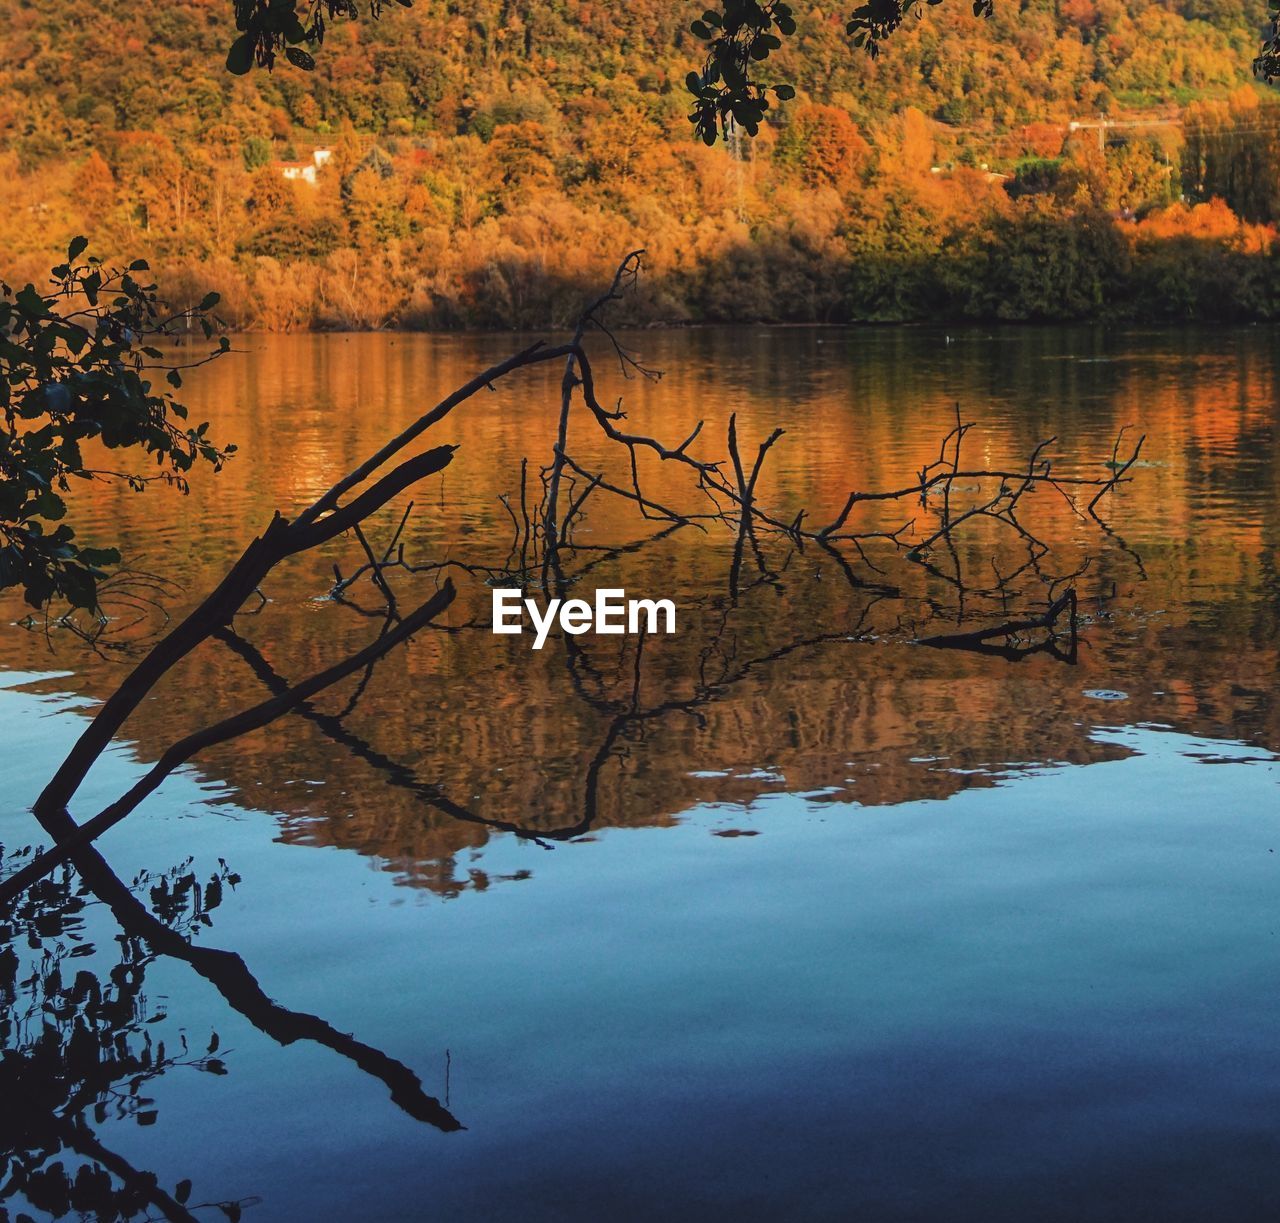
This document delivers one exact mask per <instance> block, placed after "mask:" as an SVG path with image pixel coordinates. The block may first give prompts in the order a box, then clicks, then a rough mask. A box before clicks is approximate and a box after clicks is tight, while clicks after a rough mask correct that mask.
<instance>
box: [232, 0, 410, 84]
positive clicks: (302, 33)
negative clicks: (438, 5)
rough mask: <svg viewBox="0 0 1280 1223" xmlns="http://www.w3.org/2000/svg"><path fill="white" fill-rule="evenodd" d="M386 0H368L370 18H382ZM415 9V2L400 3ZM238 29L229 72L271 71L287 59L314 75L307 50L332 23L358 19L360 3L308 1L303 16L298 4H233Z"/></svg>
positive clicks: (286, 0)
mask: <svg viewBox="0 0 1280 1223" xmlns="http://www.w3.org/2000/svg"><path fill="white" fill-rule="evenodd" d="M382 3H383V0H368V12H369V16H370V17H372V18H374V19H375V20H376V19H377V18H378V17H380V16H381V15H382ZM396 3H397V4H399V5H400V6H401V7H402V8H412V7H413V0H396ZM233 7H234V10H235V17H236V29H237V30H239V31H240V33H239V35H238V36H237V38H236V39H235V41H234V42H233V43H232V44H231V47H230V49H229V50H228V52H227V70H228V71H229V72H234V73H235V74H236V75H237V76H244V75H245V74H246V73H247V72H248V71H249V70H250V69H251V68H252V67H253V66H254V65H255V64H256V65H257V66H258V67H259V68H266V69H267V70H268V71H270V70H271V69H272V68H274V67H275V63H276V58H277V56H279V55H283V56H284V57H285V59H287V60H288V61H289V63H291V64H292V65H293V66H294V67H295V68H301V69H302V70H303V71H304V72H310V71H311V70H312V69H313V68H314V67H315V66H316V61H315V59H314V57H313V56H312V55H311V53H310V52H309V51H306V50H304V49H303V47H304V44H305V46H307V47H310V48H312V50H314V49H315V48H317V47H319V46H320V45H321V44H322V43H323V42H324V36H325V31H326V30H327V28H328V24H329V23H330V22H331V21H334V20H337V19H340V18H344V17H346V18H350V19H352V20H355V19H358V18H359V16H360V6H359V5H358V4H357V3H356V0H305V2H304V3H303V5H302V12H301V15H299V12H298V7H297V6H296V5H295V3H294V0H233Z"/></svg>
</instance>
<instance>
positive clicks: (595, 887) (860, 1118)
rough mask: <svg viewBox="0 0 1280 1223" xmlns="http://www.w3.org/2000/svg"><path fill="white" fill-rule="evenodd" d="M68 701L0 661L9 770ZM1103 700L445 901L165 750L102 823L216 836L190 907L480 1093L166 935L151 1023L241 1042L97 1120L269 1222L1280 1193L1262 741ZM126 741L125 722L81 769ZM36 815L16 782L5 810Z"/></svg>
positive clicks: (817, 1215)
mask: <svg viewBox="0 0 1280 1223" xmlns="http://www.w3.org/2000/svg"><path fill="white" fill-rule="evenodd" d="M77 704H78V702H77V701H76V699H75V698H67V699H66V700H65V701H64V700H63V699H62V698H48V697H36V696H34V695H32V694H29V693H25V692H21V691H12V690H11V691H7V692H3V693H0V718H2V719H3V724H4V725H5V727H6V731H7V733H8V734H9V736H10V738H9V742H10V747H11V748H12V749H13V751H12V752H10V751H6V755H5V759H4V760H3V761H2V762H0V769H2V770H3V772H0V783H3V784H4V786H5V787H6V792H7V793H9V794H10V795H16V794H21V795H24V796H26V797H24V800H23V801H29V797H30V796H29V791H30V789H31V786H32V784H33V780H38V779H39V778H40V777H41V776H42V775H43V772H44V770H43V769H40V768H36V767H35V766H34V763H33V761H35V760H36V758H37V757H38V756H39V755H40V754H45V755H47V756H48V757H49V760H50V762H52V760H53V757H54V756H55V754H56V753H57V752H58V751H59V750H60V748H62V747H64V746H65V741H66V740H67V739H69V737H70V736H71V735H72V734H73V733H75V731H76V730H77V728H78V726H79V724H80V723H81V720H82V718H83V713H81V712H79V711H78V710H77V708H76V706H77ZM41 715H44V716H41ZM37 719H38V720H37ZM1091 734H1092V735H1093V737H1094V738H1096V739H1097V740H1099V741H1103V742H1106V743H1108V744H1110V745H1112V746H1113V747H1114V748H1117V749H1119V751H1120V752H1122V753H1125V754H1124V755H1123V756H1122V757H1121V758H1119V759H1114V760H1108V761H1106V762H1103V763H1095V764H1091V765H1088V766H1061V767H1047V768H1046V767H1039V768H1034V769H1030V770H1028V771H1026V772H1009V773H1006V774H1004V775H1003V776H1001V777H1000V778H999V779H998V780H997V784H996V785H995V787H994V788H987V789H981V790H976V789H975V790H969V791H965V792H962V793H960V794H957V795H955V796H953V797H951V798H949V799H947V800H946V801H924V802H910V803H903V804H900V805H898V806H880V807H859V806H857V805H856V804H850V803H843V802H836V801H831V800H830V796H822V797H820V798H819V799H818V801H812V800H810V799H808V798H804V797H801V796H798V795H789V794H777V793H774V794H769V795H766V796H764V797H761V798H759V799H758V800H756V801H755V802H753V803H752V804H751V805H750V806H749V807H747V808H746V809H743V808H741V807H732V808H730V807H727V806H724V805H708V806H704V807H697V808H694V809H692V810H690V811H688V812H686V813H685V814H684V816H683V817H682V819H681V820H680V822H679V824H678V825H677V826H676V827H672V828H652V829H625V830H624V829H611V830H605V831H603V832H600V833H598V834H596V835H595V837H594V838H593V839H592V840H591V841H590V842H589V843H579V844H568V845H562V846H559V847H557V848H556V849H554V850H550V851H549V850H544V849H542V848H540V847H538V846H537V845H533V844H530V843H528V842H520V841H517V840H515V839H498V840H496V841H493V842H491V843H490V844H489V845H488V846H487V847H486V850H485V869H486V871H487V872H489V873H490V874H491V875H492V876H495V877H496V876H498V875H508V876H517V875H518V874H520V873H521V872H529V877H528V878H527V879H525V880H523V881H520V882H511V883H506V884H504V885H502V886H500V887H494V888H492V889H490V890H487V891H467V892H464V893H463V894H462V895H460V896H457V897H455V898H452V899H449V900H442V899H441V898H439V897H438V896H434V895H431V894H428V893H421V892H410V891H407V890H405V889H402V888H397V887H395V886H394V885H393V883H392V880H391V879H390V877H389V876H388V875H386V874H385V873H383V872H380V871H378V870H377V869H375V867H374V865H373V864H371V863H370V862H369V861H368V860H365V859H362V858H360V857H357V856H355V855H351V854H347V853H343V852H340V851H336V850H310V851H308V850H306V849H303V848H300V847H298V846H286V845H282V844H278V843H275V842H274V841H273V840H272V836H273V832H274V828H273V822H272V820H271V818H270V816H269V815H268V814H266V813H254V812H248V813H246V812H245V811H244V810H243V809H242V808H237V807H234V806H232V805H230V804H229V803H227V802H225V801H222V800H221V799H220V797H219V792H218V789H217V787H216V786H212V785H211V784H210V783H209V782H207V781H205V780H202V779H201V778H199V777H198V775H197V774H195V773H194V772H188V773H185V774H182V775H179V776H177V777H175V778H173V779H171V780H170V781H169V782H168V783H166V785H165V786H164V787H163V789H162V791H161V792H160V793H159V794H158V795H157V796H156V797H155V798H154V799H153V800H151V801H150V802H149V803H148V805H147V806H146V807H144V808H143V809H142V810H141V811H140V812H139V813H138V814H136V815H135V816H133V817H131V818H130V819H129V820H128V821H126V822H125V824H123V825H122V826H121V827H120V828H118V829H117V830H115V831H113V832H112V833H111V834H110V835H109V836H108V837H107V838H106V839H105V840H104V842H103V848H104V851H105V852H106V854H107V856H108V857H109V858H110V859H111V861H112V863H113V865H115V866H116V868H117V870H118V871H119V873H120V874H122V875H127V874H128V873H129V872H130V871H132V870H133V869H135V868H137V867H141V866H143V865H151V866H156V865H158V864H161V863H164V862H166V861H168V860H169V859H177V858H180V857H182V856H185V855H186V854H188V853H195V854H196V856H197V859H201V858H203V859H205V860H206V861H208V860H212V859H213V858H214V856H221V857H225V858H227V859H228V860H229V861H230V862H231V863H232V865H233V866H234V867H236V868H237V869H238V870H239V871H240V872H241V873H242V874H243V875H244V877H245V878H244V883H243V884H242V885H241V887H240V888H239V889H238V891H237V892H236V893H235V894H234V895H233V896H231V897H229V898H228V899H227V901H226V902H225V903H224V905H223V908H222V910H221V912H220V913H219V914H218V915H217V922H216V926H215V928H214V929H213V930H212V931H210V932H208V935H207V936H206V939H205V941H208V942H211V943H213V944H216V945H219V946H227V947H232V948H234V949H235V950H237V951H238V952H239V953H240V954H241V955H243V956H244V958H245V959H246V961H247V962H248V963H249V965H250V966H251V968H252V969H253V970H254V971H255V972H256V973H257V974H258V976H259V978H260V979H261V980H262V982H263V984H264V986H265V988H266V989H267V990H268V992H270V993H271V994H272V995H273V996H274V997H276V998H277V999H278V1000H280V1001H282V1002H284V1003H286V1004H287V1005H289V1006H292V1007H296V1008H300V1009H303V1010H311V1011H315V1012H317V1013H320V1014H323V1015H324V1016H325V1017H326V1018H327V1019H328V1020H330V1021H331V1022H332V1023H333V1024H335V1025H336V1026H337V1027H338V1028H340V1029H343V1030H351V1031H353V1032H355V1033H356V1034H357V1035H358V1036H359V1037H360V1039H362V1040H364V1041H367V1042H369V1043H371V1044H374V1045H377V1046H380V1047H381V1048H383V1049H385V1050H386V1051H387V1052H388V1053H390V1054H392V1055H393V1056H395V1057H398V1058H400V1059H401V1060H403V1061H405V1062H406V1063H408V1064H409V1065H411V1066H413V1067H414V1068H415V1069H416V1070H417V1072H418V1073H419V1074H420V1075H421V1076H422V1078H423V1080H424V1084H425V1086H426V1087H427V1089H428V1090H429V1091H432V1092H435V1093H437V1094H440V1095H441V1096H443V1095H444V1094H445V1093H446V1091H447V1092H448V1094H449V1103H450V1107H451V1108H452V1109H453V1111H454V1112H455V1113H456V1114H457V1115H458V1117H459V1118H460V1119H461V1120H462V1121H463V1123H464V1124H465V1125H466V1126H467V1130H466V1131H465V1132H463V1133H459V1134H441V1133H437V1132H435V1131H433V1130H429V1129H426V1128H424V1127H422V1126H420V1125H418V1124H415V1123H414V1122H412V1121H410V1120H409V1119H408V1118H407V1117H405V1116H404V1115H403V1114H401V1113H399V1112H397V1111H396V1110H395V1109H394V1108H393V1107H392V1106H391V1105H390V1104H389V1103H388V1101H387V1098H386V1094H385V1091H384V1090H383V1089H382V1087H381V1085H380V1084H378V1083H375V1082H372V1081H370V1080H369V1079H368V1078H367V1077H365V1076H363V1075H361V1074H360V1073H359V1072H358V1071H356V1070H355V1069H354V1068H353V1067H352V1066H351V1065H350V1064H349V1063H347V1062H344V1061H342V1060H341V1059H338V1058H336V1057H334V1056H333V1055H332V1054H330V1053H328V1052H327V1051H325V1050H323V1049H318V1048H315V1047H307V1046H304V1045H301V1044H299V1045H294V1046H290V1047H288V1048H284V1049H282V1048H280V1047H277V1046H275V1045H273V1044H271V1043H269V1042H267V1041H266V1040H264V1039H263V1038H262V1037H261V1036H260V1035H259V1034H258V1033H256V1032H255V1031H254V1030H253V1029H252V1028H251V1027H249V1026H248V1025H247V1024H246V1023H245V1022H244V1021H243V1020H242V1019H240V1017H239V1016H236V1015H234V1014H232V1013H229V1012H228V1010H227V1009H226V1007H225V1004H224V1003H223V1002H222V1000H221V999H220V998H219V997H218V995H217V994H216V993H215V992H214V991H213V990H212V988H211V987H209V986H208V985H207V984H206V983H204V982H203V981H200V980H199V979H197V978H195V977H193V975H192V974H191V972H190V970H189V969H188V968H187V967H186V966H185V965H183V964H179V963H174V962H162V963H160V964H159V965H157V966H156V967H155V969H154V979H153V978H152V977H150V976H149V977H148V985H149V988H150V989H151V990H152V991H153V993H155V994H156V996H159V997H165V998H167V999H168V1003H169V1014H170V1019H169V1020H168V1021H166V1022H167V1023H168V1024H172V1025H174V1026H175V1027H181V1028H184V1029H186V1030H187V1031H189V1032H192V1033H206V1032H207V1031H208V1029H209V1028H210V1027H216V1028H217V1030H218V1031H219V1032H220V1033H221V1034H222V1040H223V1047H224V1048H225V1049H227V1050H228V1052H227V1054H226V1062H227V1065H228V1068H229V1071H230V1073H229V1074H228V1075H227V1076H226V1077H219V1078H212V1077H210V1076H204V1075H198V1074H190V1075H182V1074H179V1073H174V1074H170V1075H167V1076H165V1078H163V1079H162V1080H160V1081H158V1083H157V1084H156V1086H155V1090H154V1095H155V1097H156V1101H157V1105H156V1107H157V1108H158V1110H159V1122H158V1123H157V1124H156V1125H154V1126H151V1127H148V1128H146V1129H142V1128H139V1127H137V1126H136V1125H126V1124H123V1123H115V1122H112V1121H110V1120H108V1121H107V1122H106V1123H104V1124H103V1125H102V1126H101V1127H100V1133H101V1136H102V1137H103V1139H104V1141H105V1142H106V1143H107V1145H108V1146H111V1147H113V1148H114V1149H116V1150H118V1151H120V1152H121V1153H122V1154H124V1155H125V1156H126V1157H127V1158H130V1159H131V1160H133V1161H134V1162H136V1164H138V1165H139V1166H143V1167H148V1168H152V1169H155V1170H156V1171H158V1172H160V1173H161V1174H162V1178H163V1177H164V1176H169V1175H170V1173H171V1175H172V1178H176V1177H178V1176H182V1175H193V1176H195V1177H196V1179H197V1197H199V1195H200V1193H201V1192H203V1193H204V1195H205V1196H206V1197H208V1196H217V1197H234V1196H242V1195H245V1196H247V1195H250V1194H256V1195H260V1196H261V1197H262V1198H263V1202H262V1204H261V1205H260V1206H258V1207H256V1208H255V1209H254V1210H253V1212H252V1215H251V1216H250V1217H252V1218H253V1219H263V1220H265V1219H308V1220H313V1219H314V1220H323V1219H335V1220H336V1219H378V1220H382V1219H388V1220H391V1219H422V1218H429V1217H436V1216H437V1215H438V1216H440V1217H451V1218H468V1219H470V1218H477V1219H478V1218H483V1219H501V1218H511V1219H604V1218H608V1219H633V1218H634V1219H652V1218H656V1217H662V1218H697V1219H720V1218H724V1219H742V1218H778V1217H787V1218H805V1219H822V1218H831V1219H849V1218H869V1219H874V1220H881V1219H885V1220H899V1219H920V1220H925V1219H929V1220H968V1219H974V1220H978V1219H983V1220H992V1219H1018V1220H1022V1219H1030V1218H1035V1219H1062V1220H1067V1219H1072V1220H1077V1219H1107V1220H1111V1219H1115V1220H1121V1219H1123V1220H1131V1219H1137V1218H1153V1219H1154V1218H1159V1219H1187V1220H1190V1219H1211V1218H1215V1219H1216V1218H1264V1217H1270V1214H1269V1213H1268V1212H1269V1211H1270V1209H1271V1206H1272V1204H1273V1203H1274V1200H1275V1195H1276V1193H1277V1192H1278V1191H1280V1041H1278V1040H1277V1037H1278V1036H1280V1024H1278V1023H1277V1020H1276V1016H1275V1007H1276V998H1277V997H1278V996H1280V993H1278V989H1277V987H1280V963H1278V957H1277V949H1278V944H1277V930H1280V924H1278V921H1277V907H1276V897H1277V885H1278V884H1280V855H1278V854H1277V853H1276V852H1274V851H1276V850H1277V849H1280V802H1278V801H1277V799H1278V798H1280V791H1278V790H1277V783H1278V782H1280V758H1277V757H1276V756H1275V755H1273V754H1271V753H1268V752H1265V751H1262V750H1260V749H1258V748H1257V747H1255V746H1251V745H1246V744H1240V743H1232V742H1225V741H1218V740H1208V739H1200V738H1195V737H1192V736H1188V735H1184V734H1179V733H1174V732H1172V731H1170V730H1168V729H1163V728H1158V727H1152V726H1117V727H1111V728H1097V729H1095V730H1093V731H1092V732H1091ZM1209 765H1212V767H1208V766H1209ZM139 767H140V766H139V765H138V764H137V763H136V762H134V761H133V760H131V759H130V758H129V756H128V754H127V753H126V752H124V751H117V752H116V753H114V754H113V755H112V756H111V757H109V758H108V759H107V760H105V761H104V762H103V764H102V765H101V766H100V768H99V769H98V770H97V771H95V774H94V777H93V778H92V779H91V789H90V792H88V793H87V794H86V802H87V803H89V802H91V800H92V798H93V797H94V796H95V795H96V796H98V797H100V796H102V795H104V794H105V795H107V797H111V796H112V795H113V793H114V792H118V789H119V788H120V787H121V784H122V783H123V782H126V781H127V780H128V779H129V777H131V776H132V775H135V774H136V772H137V771H138V769H139ZM922 767H938V766H937V763H936V762H934V763H930V764H925V765H922ZM230 817H234V818H230ZM725 831H745V832H754V833H757V834H758V835H755V836H738V837H724V836H717V835H712V834H714V833H717V832H720V833H722V832H725ZM24 836H26V837H28V839H32V838H30V830H29V825H28V823H27V822H26V821H25V820H24V818H23V817H21V816H19V815H17V814H15V813H12V811H11V813H10V814H7V815H6V816H5V817H4V819H3V821H2V822H0V838H2V839H4V840H5V841H6V843H8V844H14V843H17V842H18V841H19V839H20V838H22V837H24ZM102 920H103V921H104V922H105V920H106V918H105V916H104V917H103V918H102ZM102 937H104V938H109V937H110V934H109V932H104V933H103V935H102ZM446 1050H447V1051H448V1063H449V1069H448V1081H447V1083H446V1079H445V1072H446V1069H445V1068H446Z"/></svg>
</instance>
